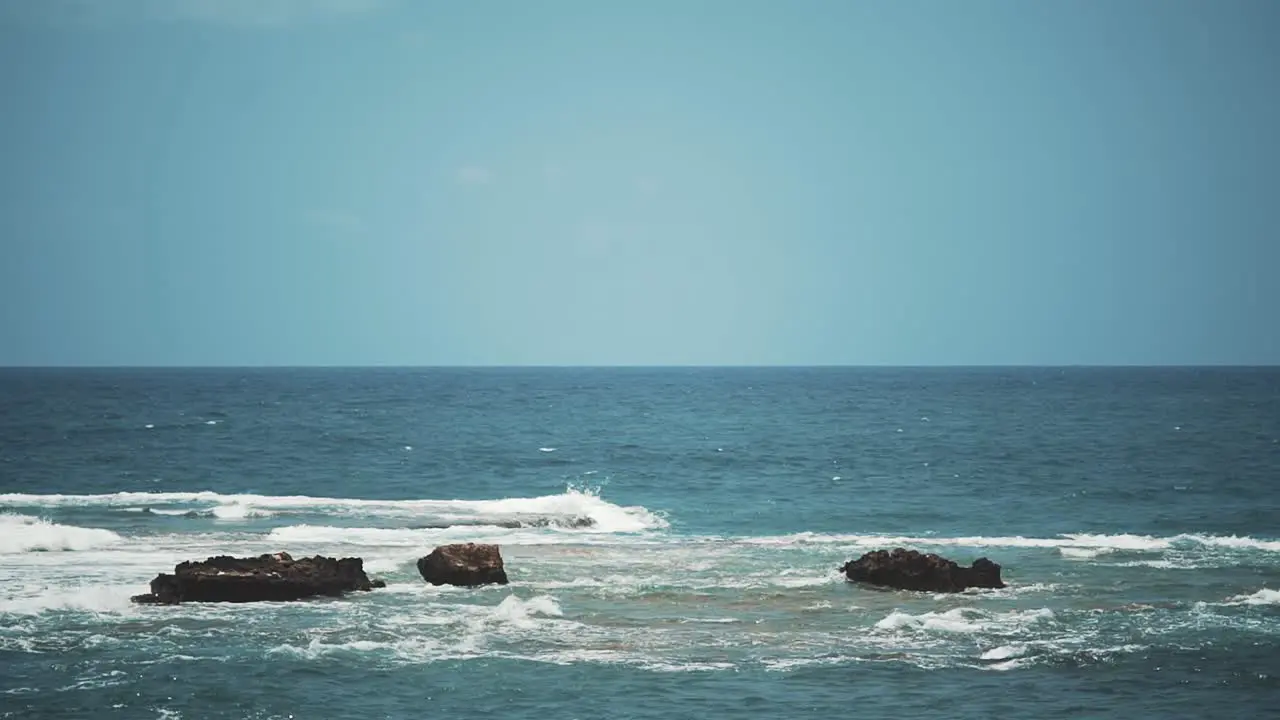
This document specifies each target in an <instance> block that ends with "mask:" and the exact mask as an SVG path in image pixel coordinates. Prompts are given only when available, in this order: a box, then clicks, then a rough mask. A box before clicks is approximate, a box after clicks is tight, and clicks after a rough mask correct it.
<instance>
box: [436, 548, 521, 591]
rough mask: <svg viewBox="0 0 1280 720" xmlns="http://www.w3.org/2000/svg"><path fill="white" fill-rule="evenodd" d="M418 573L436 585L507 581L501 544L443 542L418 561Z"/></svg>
mask: <svg viewBox="0 0 1280 720" xmlns="http://www.w3.org/2000/svg"><path fill="white" fill-rule="evenodd" d="M418 572H419V573H422V579H423V580H426V581H427V582H429V583H431V584H432V585H464V586H474V585H488V584H490V583H497V584H499V585H506V584H507V571H506V570H504V569H503V567H502V553H500V552H498V546H497V545H477V544H476V543H466V544H459V545H441V546H440V547H438V548H436V549H435V550H432V551H431V554H430V555H427V556H426V557H424V558H421V559H419V560H418Z"/></svg>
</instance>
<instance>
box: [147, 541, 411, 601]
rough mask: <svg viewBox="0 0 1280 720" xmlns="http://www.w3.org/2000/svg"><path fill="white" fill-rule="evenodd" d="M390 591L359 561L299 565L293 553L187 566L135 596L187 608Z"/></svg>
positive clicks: (326, 560)
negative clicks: (196, 604) (192, 604)
mask: <svg viewBox="0 0 1280 720" xmlns="http://www.w3.org/2000/svg"><path fill="white" fill-rule="evenodd" d="M380 587H386V583H384V582H382V581H381V580H370V579H369V577H368V576H367V575H365V573H364V560H362V559H360V558H342V559H341V560H337V559H334V558H329V557H323V556H320V555H316V556H315V557H310V558H302V559H301V560H294V559H293V558H292V557H290V556H289V554H288V553H283V552H281V553H276V554H274V555H260V556H258V557H256V558H235V557H231V556H229V555H220V556H218V557H211V558H209V559H208V560H204V561H196V562H184V563H181V564H179V565H178V566H177V567H175V568H174V571H173V574H172V575H170V574H168V573H162V574H160V575H158V576H156V579H155V580H152V581H151V592H150V593H147V594H145V595H135V596H134V597H133V598H132V599H133V602H136V603H147V604H158V605H177V604H178V603H183V602H232V603H243V602H260V601H284V600H301V599H303V598H309V597H314V596H317V595H327V596H337V595H341V594H342V593H344V592H347V591H350V590H372V589H374V588H380Z"/></svg>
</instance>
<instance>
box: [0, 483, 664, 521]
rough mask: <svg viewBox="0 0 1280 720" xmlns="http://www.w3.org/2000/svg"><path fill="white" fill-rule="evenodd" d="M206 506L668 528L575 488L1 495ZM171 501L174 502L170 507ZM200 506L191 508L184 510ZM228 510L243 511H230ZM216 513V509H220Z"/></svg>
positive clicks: (157, 507) (21, 500)
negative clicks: (491, 495)
mask: <svg viewBox="0 0 1280 720" xmlns="http://www.w3.org/2000/svg"><path fill="white" fill-rule="evenodd" d="M174 505H182V506H192V505H202V506H204V507H206V508H207V507H208V506H209V505H213V506H215V507H234V506H244V507H251V508H254V511H255V512H259V513H265V512H270V513H276V514H279V513H290V512H293V513H297V512H306V513H310V514H340V515H357V516H381V517H398V518H406V519H430V518H433V517H447V518H456V519H459V520H463V521H468V522H473V523H479V522H483V521H484V520H485V519H510V518H513V517H515V518H518V517H520V516H527V515H534V516H561V517H568V518H589V519H590V520H591V528H590V529H591V530H594V531H597V532H639V531H643V530H654V529H661V528H665V527H668V523H667V520H666V519H665V518H663V517H662V516H661V515H658V514H656V513H654V512H651V511H650V510H648V509H646V508H644V507H639V506H634V507H623V506H620V505H615V504H613V503H610V502H607V501H605V500H604V499H602V498H601V497H600V496H599V494H598V493H597V492H593V491H588V490H581V489H574V488H571V489H569V490H566V491H565V492H563V493H560V494H558V495H544V496H540V497H531V498H502V499H497V500H432V499H422V500H368V499H363V498H325V497H311V496H307V495H252V494H232V495H225V494H222V493H215V492H173V493H147V492H119V493H109V494H102V495H31V494H25V493H8V494H3V495H0V506H9V507H64V506H106V507H138V506H141V507H148V508H151V511H152V512H155V513H160V512H161V508H164V509H172V507H171V506H174ZM165 506H170V507H169V508H166V507H165ZM190 510H197V508H193V507H187V508H186V509H185V510H182V512H183V513H185V512H189V511H190ZM224 512H227V513H235V512H238V511H236V510H226V511H224ZM215 515H216V512H215Z"/></svg>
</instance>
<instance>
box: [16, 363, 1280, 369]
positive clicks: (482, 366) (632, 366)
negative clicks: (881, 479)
mask: <svg viewBox="0 0 1280 720" xmlns="http://www.w3.org/2000/svg"><path fill="white" fill-rule="evenodd" d="M1017 368H1022V369H1046V370H1058V369H1071V368H1075V369H1125V368H1129V369H1193V370H1194V369H1211V368H1221V369H1231V368H1236V369H1265V368H1280V363H1263V364H1256V363H1045V364H1038V363H986V364H971V363H958V364H948V363H915V364H893V363H814V364H753V363H726V364H708V363H702V364H606V365H590V364H554V363H546V364H539V363H526V364H423V365H414V364H406V365H401V364H391V363H387V364H365V365H342V364H299V365H293V364H258V365H238V364H226V365H180V364H155V365H124V364H114V365H97V364H74V363H66V364H56V365H35V364H0V371H5V370H751V369H759V370H765V369H777V370H784V369H793V370H819V369H847V370H913V369H919V370H929V369H933V370H947V369H953V370H964V369H970V370H982V369H1017Z"/></svg>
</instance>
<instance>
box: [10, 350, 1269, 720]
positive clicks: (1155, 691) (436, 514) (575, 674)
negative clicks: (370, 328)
mask: <svg viewBox="0 0 1280 720" xmlns="http://www.w3.org/2000/svg"><path fill="white" fill-rule="evenodd" d="M1277 481H1280V371H1277V370H1271V369H1136V368H1135V369H1087V368H1071V369H973V370H964V369H947V370H943V369H904V370H890V369H835V368H832V369H662V370H639V369H615V370H604V369H599V370H588V369H528V370H514V369H510V370H503V369H477V370H461V369H457V370H450V369H423V370H415V369H403V370H398V369H378V370H356V369H352V370H146V371H144V370H3V371H0V717H84V718H100V717H148V718H156V717H165V718H177V717H184V718H204V717H262V718H268V717H288V716H290V715H292V716H294V717H352V716H362V717H397V718H398V717H422V716H428V715H442V716H461V715H472V714H478V713H492V714H496V715H497V716H500V717H514V718H533V717H538V718H544V717H547V716H549V715H550V716H553V717H584V718H586V717H618V718H628V717H631V718H658V717H664V718H665V717H694V716H697V717H781V716H787V717H793V716H836V715H839V716H845V715H848V714H849V713H856V714H859V715H862V716H889V715H893V716H898V715H901V714H903V713H910V712H927V713H930V714H932V715H939V714H940V715H942V716H946V717H962V718H970V717H971V718H988V717H990V716H991V715H992V713H1003V714H1005V715H1008V716H1014V717H1080V716H1093V717H1101V716H1114V717H1127V718H1169V717H1242V718H1244V717H1249V718H1252V717H1265V716H1267V715H1268V714H1269V713H1272V712H1274V704H1275V698H1276V697H1277V696H1278V695H1280V693H1278V691H1280V680H1277V676H1278V675H1280V490H1277ZM453 541H483V542H495V543H499V544H500V545H501V547H502V553H503V556H504V558H505V559H506V563H507V568H508V574H509V575H510V577H511V581H512V582H511V584H510V585H508V586H505V587H487V588H481V589H458V588H447V587H445V588H436V587H431V586H428V585H426V584H425V583H423V582H422V580H421V578H420V577H419V576H418V574H417V571H416V569H415V566H414V563H415V561H416V560H417V558H419V557H421V556H422V555H424V554H426V553H427V552H428V551H430V549H431V548H432V547H434V546H436V545H438V544H441V543H445V542H453ZM896 546H904V547H912V548H917V549H921V550H928V551H935V552H939V553H942V554H944V555H947V556H948V557H952V558H954V559H956V560H958V561H962V562H965V563H967V562H969V561H971V560H973V559H975V558H977V557H980V556H986V557H989V558H991V559H993V560H995V561H996V562H998V563H1001V564H1002V565H1003V566H1004V575H1005V578H1006V580H1007V581H1008V582H1009V587H1008V588H1006V589H1004V590H999V591H970V592H966V593H962V594H959V595H930V594H912V593H902V592H893V591H883V590H875V589H870V588H865V587H859V586H854V585H850V584H848V583H846V582H844V581H843V580H842V578H841V577H840V576H839V574H838V573H837V572H836V568H837V567H838V566H839V565H840V564H842V563H843V562H845V561H847V560H849V559H851V558H853V557H856V556H858V555H859V554H861V553H862V552H865V551H867V550H871V549H876V548H887V547H896ZM280 550H285V551H288V552H290V553H292V554H294V555H295V556H297V555H310V554H315V553H322V554H326V555H335V556H358V557H362V558H364V560H365V566H366V569H367V570H369V571H370V574H371V575H374V576H376V577H380V578H382V579H384V580H386V581H387V583H388V586H387V588H386V589H384V590H378V591H374V592H372V593H361V594H356V595H351V596H348V597H346V598H342V599H326V600H319V601H314V602H304V603H294V604H254V605H237V606H228V605H198V604H193V605H185V606H181V607H150V606H146V607H144V606H133V605H130V603H129V601H128V597H129V596H130V595H131V594H135V593H139V592H143V591H145V589H146V586H147V583H148V581H149V580H150V579H151V578H152V577H154V575H155V574H156V573H157V572H161V571H164V570H167V569H169V568H171V567H172V565H174V564H175V563H177V562H180V561H182V560H188V559H203V558H205V557H207V556H210V555H215V554H228V553H229V554H237V555H245V554H259V553H264V552H276V551H280Z"/></svg>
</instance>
